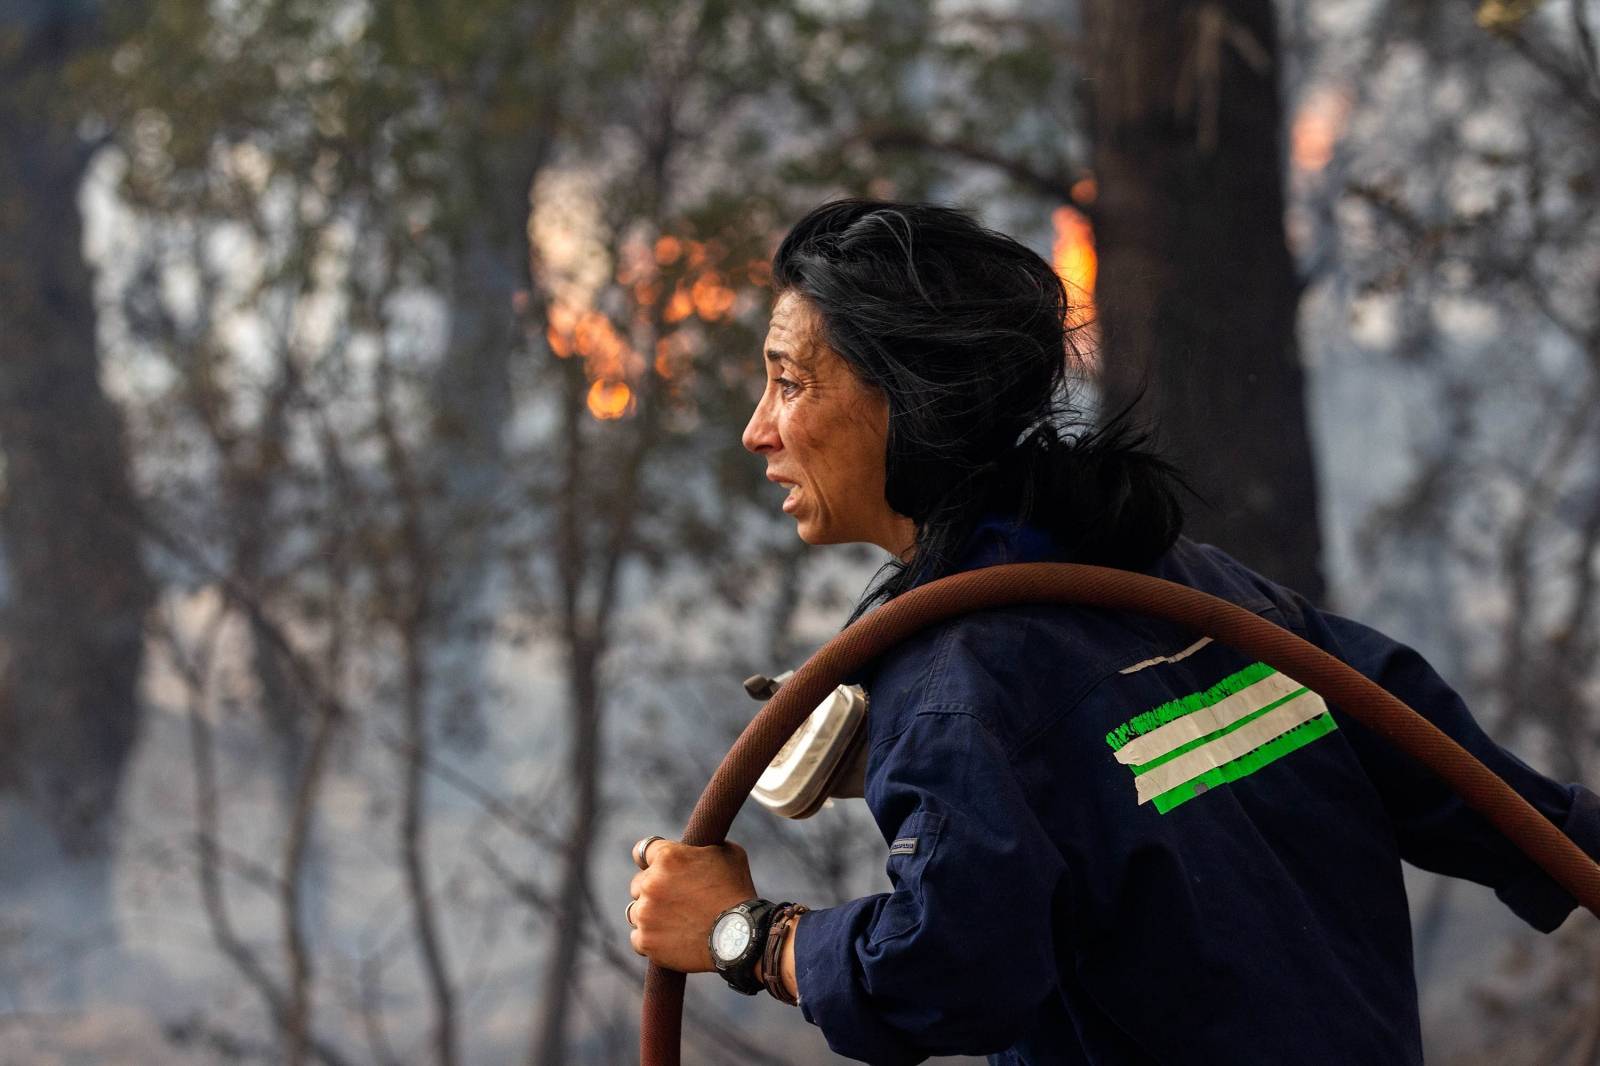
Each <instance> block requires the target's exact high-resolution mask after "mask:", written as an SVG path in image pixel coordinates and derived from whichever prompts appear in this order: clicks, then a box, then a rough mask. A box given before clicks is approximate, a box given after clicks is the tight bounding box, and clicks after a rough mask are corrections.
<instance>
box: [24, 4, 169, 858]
mask: <svg viewBox="0 0 1600 1066" xmlns="http://www.w3.org/2000/svg"><path fill="white" fill-rule="evenodd" d="M65 6H66V5H61V6H60V8H61V9H64V8H65ZM58 10H59V9H58ZM80 26H81V23H72V22H71V21H70V19H69V16H67V15H65V14H57V15H55V16H53V17H51V18H49V19H46V20H44V21H41V22H39V23H36V24H35V25H33V26H31V27H29V26H25V25H23V26H12V27H10V29H11V30H13V31H14V32H13V33H12V34H11V36H10V39H11V44H10V46H9V48H7V49H6V50H4V51H3V52H0V457H3V460H4V466H3V476H0V538H3V542H4V547H5V562H6V578H7V581H6V587H5V599H4V603H3V609H0V633H3V640H4V657H3V666H0V787H4V788H6V789H8V790H10V789H14V790H18V791H20V792H22V793H23V794H24V795H25V796H26V797H27V798H28V800H29V801H30V802H31V803H32V804H34V805H36V806H37V808H38V810H39V811H40V813H42V814H43V815H45V816H46V817H47V818H48V819H49V821H50V822H51V823H52V824H53V825H54V827H55V830H56V832H57V833H58V834H59V836H60V837H61V839H62V841H63V843H64V844H65V845H66V846H67V847H68V849H69V850H71V851H77V852H90V851H95V850H98V849H99V848H100V847H101V846H102V845H103V843H104V839H103V838H104V834H105V829H106V824H107V819H108V818H109V816H110V815H111V813H112V811H113V809H114V807H115V805H116V801H117V794H118V790H119V787H120V784H121V781H122V774H123V769H124V767H125V765H126V763H127V761H128V757H129V755H130V753H131V751H132V749H133V745H134V741H135V739H136V738H137V734H138V728H139V701H138V693H137V688H138V681H139V670H140V663H141V658H142V647H143V620H144V614H145V611H146V609H147V608H148V607H149V605H150V603H151V601H152V599H153V595H154V593H153V589H152V585H151V582H150V579H149V577H148V576H147V575H146V573H145V571H144V568H143V565H142V562H141V560H140V555H139V541H138V537H137V534H136V532H135V529H136V525H135V522H134V517H135V503H134V496H133V491H132V489H131V487H130V484H129V478H128V469H127V466H128V459H127V455H126V452H125V448H124V443H123V439H122V423H121V419H120V417H119V413H118V411H117V410H116V409H115V407H114V406H113V405H112V404H111V403H110V402H108V400H107V399H106V397H105V395H104V394H103V393H102V392H101V389H100V381H99V376H98V374H99V366H98V360H97V354H96V344H95V311H94V302H93V298H92V282H91V277H90V273H89V269H88V267H87V265H86V264H85V263H84V261H83V256H82V247H81V246H82V222H81V219H80V218H79V215H78V203H77V197H78V189H79V186H80V184H81V180H82V177H83V173H84V168H85V165H86V163H87V160H88V151H87V149H86V148H85V146H84V145H83V144H82V143H81V142H80V141H79V139H78V137H77V136H76V133H75V129H74V126H75V123H74V121H73V118H72V116H71V115H69V114H67V113H65V112H64V111H63V110H62V109H61V108H60V106H59V105H60V101H61V100H63V99H65V98H66V95H67V92H66V85H65V78H64V75H63V71H64V68H65V65H66V63H67V61H68V59H69V58H70V56H71V54H72V52H73V49H74V48H75V47H76V45H77V39H76V38H75V36H74V31H75V30H77V29H79V28H80Z"/></svg>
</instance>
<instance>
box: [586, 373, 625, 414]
mask: <svg viewBox="0 0 1600 1066" xmlns="http://www.w3.org/2000/svg"><path fill="white" fill-rule="evenodd" d="M632 411H633V390H632V389H630V388H628V386H627V385H625V384H623V383H622V382H620V381H606V380H605V379H604V378H602V379H600V380H599V381H596V382H595V383H594V384H593V385H590V386H589V413H590V414H592V415H594V416H595V417H596V418H599V419H603V420H607V421H609V420H611V419H614V418H621V417H622V416H623V415H626V414H630V413H632Z"/></svg>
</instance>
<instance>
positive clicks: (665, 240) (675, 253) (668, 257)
mask: <svg viewBox="0 0 1600 1066" xmlns="http://www.w3.org/2000/svg"><path fill="white" fill-rule="evenodd" d="M682 254H683V242H682V241H680V240H678V238H676V237H671V236H667V237H658V238H656V262H657V263H660V264H661V265H662V266H667V265H668V264H670V263H676V262H677V261H678V257H679V256H680V255H682Z"/></svg>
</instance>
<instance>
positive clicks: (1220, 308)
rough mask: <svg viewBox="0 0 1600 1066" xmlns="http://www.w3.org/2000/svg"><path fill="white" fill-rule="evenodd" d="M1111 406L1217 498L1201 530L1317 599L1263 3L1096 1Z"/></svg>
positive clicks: (1199, 521)
mask: <svg viewBox="0 0 1600 1066" xmlns="http://www.w3.org/2000/svg"><path fill="white" fill-rule="evenodd" d="M1084 13H1085V22H1086V27H1085V28H1086V29H1087V31H1088V35H1089V47H1088V48H1087V49H1086V50H1085V55H1086V60H1085V62H1086V63H1087V70H1086V73H1087V79H1086V80H1087V83H1088V85H1089V86H1090V89H1089V92H1090V94H1091V102H1090V112H1091V115H1092V119H1093V125H1094V130H1093V135H1094V162H1093V167H1094V172H1095V176H1096V179H1097V185H1098V189H1099V199H1098V200H1097V201H1096V203H1095V204H1094V207H1093V216H1094V222H1095V231H1096V245H1097V248H1098V253H1099V275H1098V285H1097V290H1096V304H1097V308H1098V317H1099V322H1100V330H1101V358H1102V366H1103V370H1102V373H1103V380H1104V383H1105V411H1106V412H1107V413H1108V414H1109V413H1114V412H1116V411H1118V410H1121V409H1122V408H1123V407H1125V406H1127V405H1129V404H1134V411H1135V414H1136V416H1138V418H1139V420H1140V421H1141V422H1144V423H1146V424H1149V425H1151V426H1153V427H1154V429H1155V431H1156V433H1157V440H1158V443H1159V444H1160V445H1161V446H1162V448H1163V450H1164V451H1165V452H1166V453H1167V454H1168V455H1169V456H1170V457H1172V458H1173V459H1175V460H1176V461H1177V462H1178V463H1179V464H1180V465H1181V466H1182V467H1183V468H1184V469H1185V471H1186V472H1187V474H1188V475H1189V479H1190V483H1191V484H1192V485H1193V486H1194V488H1195V489H1197V490H1198V491H1199V492H1200V493H1201V494H1202V495H1203V496H1204V497H1205V499H1206V501H1208V502H1207V503H1205V504H1194V505H1191V507H1190V519H1189V523H1188V529H1189V533H1190V535H1191V536H1193V537H1195V538H1196V539H1199V540H1205V541H1210V542H1212V543H1214V544H1217V545H1218V546H1220V547H1222V548H1224V549H1226V550H1227V551H1229V552H1231V553H1233V554H1234V555H1236V556H1238V557H1239V558H1240V559H1241V560H1243V561H1244V562H1245V563H1247V564H1249V565H1250V566H1252V567H1254V568H1256V569H1258V570H1260V571H1261V572H1262V573H1264V574H1266V575H1267V576H1268V577H1271V578H1273V579H1275V580H1278V581H1282V582H1284V583H1285V584H1288V585H1290V586H1292V587H1294V588H1296V589H1298V590H1299V591H1301V592H1302V593H1304V594H1306V595H1307V596H1309V597H1311V598H1313V599H1320V598H1321V597H1322V594H1323V591H1324V589H1323V579H1322V572H1321V565H1320V556H1321V537H1320V530H1319V526H1318V520H1317V496H1316V471H1315V469H1314V467H1313V463H1312V456H1311V445H1310V439H1309V433H1308V430H1307V425H1306V411H1305V396H1304V386H1303V381H1302V375H1301V369H1300V362H1299V349H1298V345H1297V343H1296V338H1295V320H1296V311H1297V307H1298V303H1299V298H1300V283H1299V280H1298V278H1297V277H1296V272H1295V264H1294V262H1293V259H1292V257H1291V256H1290V253H1289V249H1288V246H1287V244H1286V242H1285V237H1284V227H1283V210H1284V194H1283V169H1284V161H1283V153H1282V150H1281V145H1282V137H1281V126H1282V109H1281V105H1280V102H1279V96H1278V93H1279V87H1278V79H1279V67H1278V42H1277V27H1276V22H1275V18H1274V14H1273V5H1272V2H1271V0H1206V2H1201V0H1179V2H1168V0H1087V2H1086V4H1085V8H1084Z"/></svg>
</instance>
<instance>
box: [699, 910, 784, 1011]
mask: <svg viewBox="0 0 1600 1066" xmlns="http://www.w3.org/2000/svg"><path fill="white" fill-rule="evenodd" d="M776 910H777V906H776V904H774V903H773V902H772V901H771V900H765V899H747V900H745V901H744V902H743V903H740V904H736V905H735V906H732V907H729V908H728V909H727V910H725V911H723V912H722V913H721V914H719V915H717V920H716V921H715V922H714V923H712V926H711V963H712V965H713V966H715V967H716V968H717V972H718V973H720V974H721V975H722V979H723V980H724V981H726V982H728V986H729V987H730V988H732V989H733V990H734V991H735V992H741V993H743V994H744V995H747V996H753V995H755V994H756V993H757V992H760V991H761V990H762V988H764V987H765V986H764V985H762V983H761V982H760V981H757V980H756V962H757V961H758V960H759V959H760V958H761V949H762V948H764V947H766V946H767V932H768V930H770V929H771V928H772V918H773V913H774V912H775V911H776Z"/></svg>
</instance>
